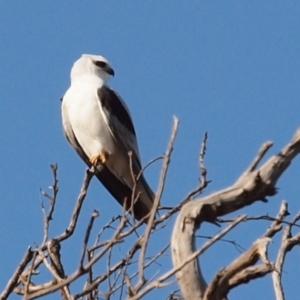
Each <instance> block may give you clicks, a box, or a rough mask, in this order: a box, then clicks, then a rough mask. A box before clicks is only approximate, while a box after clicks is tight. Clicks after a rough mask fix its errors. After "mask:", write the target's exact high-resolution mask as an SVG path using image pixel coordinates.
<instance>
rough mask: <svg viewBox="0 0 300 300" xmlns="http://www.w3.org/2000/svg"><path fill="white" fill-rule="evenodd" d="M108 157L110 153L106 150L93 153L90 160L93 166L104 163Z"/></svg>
mask: <svg viewBox="0 0 300 300" xmlns="http://www.w3.org/2000/svg"><path fill="white" fill-rule="evenodd" d="M108 157H109V153H108V152H107V151H105V150H104V151H102V152H100V153H98V154H96V155H93V156H92V157H91V158H90V162H91V164H92V165H93V166H97V165H98V164H101V165H104V164H105V162H106V161H107V159H108Z"/></svg>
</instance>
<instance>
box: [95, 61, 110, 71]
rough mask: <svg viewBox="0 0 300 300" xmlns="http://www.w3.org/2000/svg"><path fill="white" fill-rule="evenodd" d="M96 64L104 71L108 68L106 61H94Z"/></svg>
mask: <svg viewBox="0 0 300 300" xmlns="http://www.w3.org/2000/svg"><path fill="white" fill-rule="evenodd" d="M94 64H95V65H96V66H98V67H99V68H101V69H104V68H106V67H107V63H106V62H104V61H94Z"/></svg>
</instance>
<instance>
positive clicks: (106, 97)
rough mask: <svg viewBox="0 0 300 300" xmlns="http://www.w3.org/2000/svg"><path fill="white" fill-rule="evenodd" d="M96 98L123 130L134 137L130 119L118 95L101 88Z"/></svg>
mask: <svg viewBox="0 0 300 300" xmlns="http://www.w3.org/2000/svg"><path fill="white" fill-rule="evenodd" d="M98 96H99V100H100V102H101V105H102V107H103V108H105V109H106V110H107V111H108V112H109V113H110V114H112V115H113V116H114V117H115V118H117V119H118V121H119V122H120V123H121V124H122V125H123V126H124V127H125V128H127V129H128V130H129V131H130V132H131V133H132V134H133V135H135V130H134V127H133V124H132V121H131V118H130V116H129V114H128V112H127V110H126V108H125V107H124V106H123V104H122V102H121V101H120V99H119V97H118V95H117V94H116V93H115V92H114V91H113V90H112V89H110V88H109V87H107V86H103V87H101V88H100V89H98Z"/></svg>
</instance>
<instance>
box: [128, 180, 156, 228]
mask: <svg viewBox="0 0 300 300" xmlns="http://www.w3.org/2000/svg"><path fill="white" fill-rule="evenodd" d="M135 195H137V196H136V197H135V203H134V206H133V208H134V209H133V213H134V216H135V218H136V219H138V220H140V219H142V218H145V222H146V223H148V220H149V217H150V212H151V210H152V208H153V202H154V197H155V194H154V193H153V191H152V189H151V188H150V187H149V185H148V183H147V181H146V179H145V177H144V176H143V174H141V175H140V177H139V179H138V180H137V184H136V189H135ZM146 216H147V217H146Z"/></svg>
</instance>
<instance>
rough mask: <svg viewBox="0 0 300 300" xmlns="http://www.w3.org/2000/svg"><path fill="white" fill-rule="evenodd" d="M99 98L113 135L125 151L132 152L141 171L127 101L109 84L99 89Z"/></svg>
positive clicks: (134, 163)
mask: <svg viewBox="0 0 300 300" xmlns="http://www.w3.org/2000/svg"><path fill="white" fill-rule="evenodd" d="M98 99H99V104H100V105H101V108H102V109H101V111H102V113H103V116H104V119H105V122H106V124H107V126H108V128H109V130H110V132H111V135H112V136H113V138H114V140H115V141H116V143H117V144H118V145H119V147H121V148H123V150H124V152H126V153H129V152H132V162H133V166H135V167H137V168H138V170H136V171H140V169H141V162H140V154H139V149H138V144H137V139H136V134H135V130H134V126H133V122H132V119H131V116H130V113H129V110H128V108H127V106H126V104H125V102H124V101H123V100H122V98H121V97H120V96H119V95H118V94H117V93H116V92H115V91H113V90H112V89H110V88H109V87H107V86H103V87H102V88H100V89H98Z"/></svg>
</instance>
